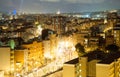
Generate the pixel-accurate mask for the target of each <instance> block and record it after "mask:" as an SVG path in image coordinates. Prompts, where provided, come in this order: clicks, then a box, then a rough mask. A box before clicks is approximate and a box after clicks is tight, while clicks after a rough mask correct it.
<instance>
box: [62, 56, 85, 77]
mask: <svg viewBox="0 0 120 77" xmlns="http://www.w3.org/2000/svg"><path fill="white" fill-rule="evenodd" d="M86 76H87V58H84V57H81V59H80V60H79V59H78V58H76V59H73V60H71V61H68V62H66V63H65V64H64V65H63V77H86Z"/></svg>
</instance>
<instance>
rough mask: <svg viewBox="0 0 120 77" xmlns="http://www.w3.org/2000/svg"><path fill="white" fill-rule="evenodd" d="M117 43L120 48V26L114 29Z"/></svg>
mask: <svg viewBox="0 0 120 77" xmlns="http://www.w3.org/2000/svg"><path fill="white" fill-rule="evenodd" d="M113 33H114V39H115V43H116V44H117V45H118V46H120V24H117V25H115V26H114V27H113Z"/></svg>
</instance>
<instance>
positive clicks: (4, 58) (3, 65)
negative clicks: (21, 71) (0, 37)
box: [0, 47, 12, 74]
mask: <svg viewBox="0 0 120 77" xmlns="http://www.w3.org/2000/svg"><path fill="white" fill-rule="evenodd" d="M10 52H11V51H10V48H9V47H0V61H1V62H0V70H2V71H4V72H5V74H9V72H10V71H11V70H12V69H11V68H10V66H11V65H10Z"/></svg>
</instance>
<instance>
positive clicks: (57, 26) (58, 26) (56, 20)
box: [52, 15, 66, 34]
mask: <svg viewBox="0 0 120 77" xmlns="http://www.w3.org/2000/svg"><path fill="white" fill-rule="evenodd" d="M52 21H53V23H52V26H53V29H54V31H56V32H57V33H58V34H61V33H64V32H65V27H66V17H65V16H60V15H58V16H54V17H52Z"/></svg>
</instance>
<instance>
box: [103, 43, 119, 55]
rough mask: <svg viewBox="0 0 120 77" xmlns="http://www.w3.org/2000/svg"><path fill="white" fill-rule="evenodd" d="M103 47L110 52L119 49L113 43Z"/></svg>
mask: <svg viewBox="0 0 120 77" xmlns="http://www.w3.org/2000/svg"><path fill="white" fill-rule="evenodd" d="M105 49H106V50H108V51H109V52H110V53H111V52H117V51H118V50H119V47H118V46H117V45H115V44H111V45H108V46H106V47H105Z"/></svg>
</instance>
